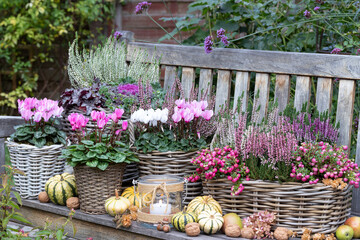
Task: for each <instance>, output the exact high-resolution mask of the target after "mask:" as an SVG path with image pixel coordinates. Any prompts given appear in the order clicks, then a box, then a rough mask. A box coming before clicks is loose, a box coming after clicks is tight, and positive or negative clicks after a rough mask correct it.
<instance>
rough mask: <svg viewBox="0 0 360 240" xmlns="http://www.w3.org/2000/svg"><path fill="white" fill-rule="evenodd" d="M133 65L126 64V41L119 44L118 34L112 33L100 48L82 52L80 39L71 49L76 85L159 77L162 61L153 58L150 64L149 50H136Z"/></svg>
mask: <svg viewBox="0 0 360 240" xmlns="http://www.w3.org/2000/svg"><path fill="white" fill-rule="evenodd" d="M131 59H133V61H131V63H130V64H129V66H128V65H127V63H126V46H125V43H119V42H118V40H116V38H115V37H114V36H112V35H111V36H110V37H109V38H108V39H107V41H106V43H105V44H103V45H99V46H98V47H97V48H96V49H91V50H87V49H83V50H82V52H80V51H79V46H78V42H77V39H75V40H74V41H73V43H72V44H71V46H70V48H69V63H68V74H69V79H70V82H71V85H72V87H74V88H84V87H89V86H91V85H92V84H93V82H94V78H98V79H100V81H101V82H103V83H108V84H110V85H115V84H118V83H119V80H120V79H127V78H130V79H133V81H137V80H138V79H142V80H143V81H149V82H151V83H153V82H157V81H158V80H159V73H160V72H159V63H158V61H157V60H156V59H155V58H153V59H152V60H151V63H147V59H148V54H147V53H146V52H145V51H142V50H137V51H134V53H133V55H132V56H131Z"/></svg>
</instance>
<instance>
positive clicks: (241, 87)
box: [234, 72, 250, 112]
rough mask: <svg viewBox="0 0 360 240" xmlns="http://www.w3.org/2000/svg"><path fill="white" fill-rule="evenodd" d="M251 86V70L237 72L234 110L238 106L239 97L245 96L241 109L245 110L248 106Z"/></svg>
mask: <svg viewBox="0 0 360 240" xmlns="http://www.w3.org/2000/svg"><path fill="white" fill-rule="evenodd" d="M249 88H250V73H249V72H236V79H235V92H234V110H235V109H236V108H237V104H238V99H239V97H241V95H242V96H243V98H242V99H241V101H242V103H241V104H242V109H241V111H243V112H245V111H246V109H247V106H248V98H249Z"/></svg>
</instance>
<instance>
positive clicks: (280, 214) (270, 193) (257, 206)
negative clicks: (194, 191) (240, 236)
mask: <svg viewBox="0 0 360 240" xmlns="http://www.w3.org/2000/svg"><path fill="white" fill-rule="evenodd" d="M243 185H244V187H245V189H244V191H243V192H242V193H241V194H240V195H238V196H231V194H230V192H231V186H232V183H231V182H230V181H228V180H226V179H220V180H206V181H203V187H204V192H206V193H207V194H210V195H212V196H213V197H214V199H216V200H217V201H218V202H219V203H220V205H221V207H222V208H223V210H224V212H234V213H237V214H238V215H240V216H241V217H247V216H249V215H251V214H253V213H256V212H258V211H264V210H269V211H272V212H276V213H277V223H276V225H277V226H281V227H287V228H290V229H292V230H293V231H295V232H297V233H298V234H301V232H302V229H303V228H304V227H306V228H311V229H312V230H313V233H332V232H335V231H336V229H337V227H338V226H340V225H341V224H343V223H344V222H345V220H346V219H347V217H348V216H349V215H350V211H351V200H352V195H351V193H352V188H351V187H347V188H346V189H344V190H334V189H333V188H331V187H330V186H325V185H324V184H316V185H310V184H307V183H305V184H301V183H283V184H279V183H276V182H267V181H261V180H258V181H246V182H244V183H243Z"/></svg>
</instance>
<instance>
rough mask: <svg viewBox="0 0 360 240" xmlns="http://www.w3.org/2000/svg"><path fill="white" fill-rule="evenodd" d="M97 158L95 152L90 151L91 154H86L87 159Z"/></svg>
mask: <svg viewBox="0 0 360 240" xmlns="http://www.w3.org/2000/svg"><path fill="white" fill-rule="evenodd" d="M95 156H96V153H95V152H93V151H90V152H88V153H87V154H86V157H88V158H93V157H95Z"/></svg>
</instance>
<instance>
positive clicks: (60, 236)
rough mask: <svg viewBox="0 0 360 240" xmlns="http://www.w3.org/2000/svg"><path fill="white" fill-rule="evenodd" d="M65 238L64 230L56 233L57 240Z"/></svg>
mask: <svg viewBox="0 0 360 240" xmlns="http://www.w3.org/2000/svg"><path fill="white" fill-rule="evenodd" d="M62 238H63V230H62V229H59V230H57V232H56V239H57V240H61V239H62Z"/></svg>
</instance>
